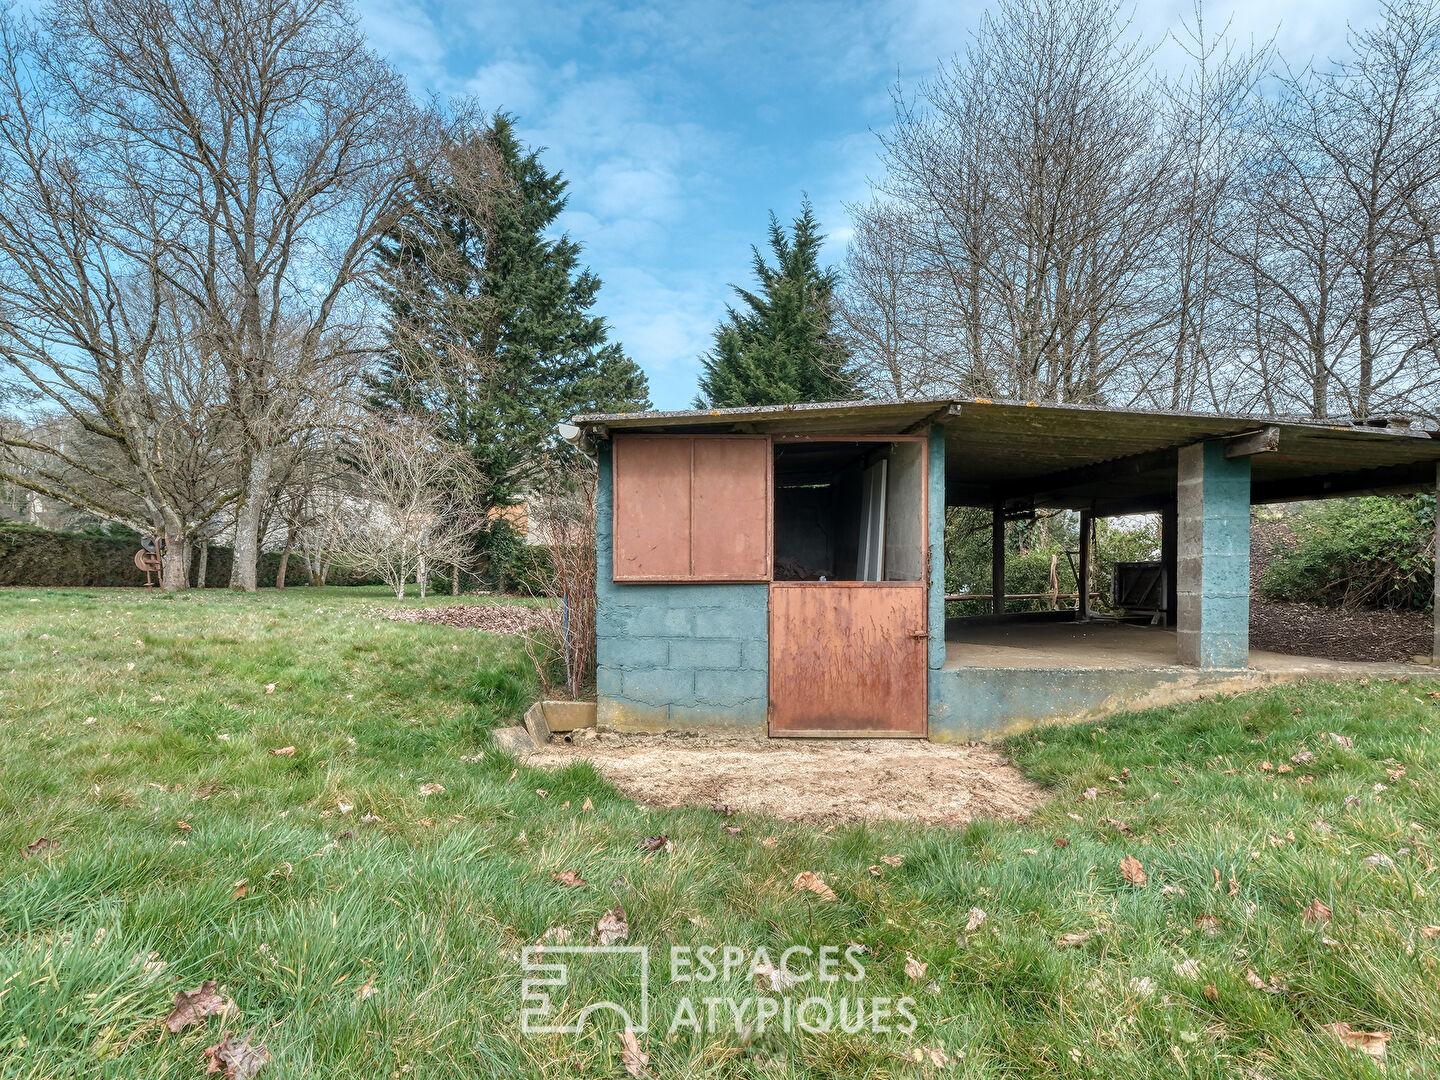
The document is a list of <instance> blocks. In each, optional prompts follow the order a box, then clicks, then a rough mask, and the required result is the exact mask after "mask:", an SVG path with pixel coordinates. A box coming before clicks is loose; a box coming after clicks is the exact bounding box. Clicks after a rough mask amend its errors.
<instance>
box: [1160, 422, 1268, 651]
mask: <svg viewBox="0 0 1440 1080" xmlns="http://www.w3.org/2000/svg"><path fill="white" fill-rule="evenodd" d="M1177 498H1178V504H1179V505H1178V522H1177V529H1176V534H1177V535H1176V539H1177V541H1178V544H1177V547H1178V560H1177V574H1176V577H1177V584H1178V586H1179V587H1178V590H1177V592H1178V596H1177V608H1178V610H1177V615H1178V617H1179V618H1178V625H1177V641H1178V652H1179V660H1180V662H1181V663H1182V664H1190V665H1194V666H1197V667H1202V668H1243V667H1246V666H1247V665H1248V664H1249V662H1250V459H1249V458H1248V457H1242V458H1227V457H1226V456H1225V447H1224V445H1223V444H1222V443H1218V442H1208V443H1200V444H1196V445H1194V446H1186V447H1182V448H1181V450H1180V460H1179V485H1178V489H1177Z"/></svg>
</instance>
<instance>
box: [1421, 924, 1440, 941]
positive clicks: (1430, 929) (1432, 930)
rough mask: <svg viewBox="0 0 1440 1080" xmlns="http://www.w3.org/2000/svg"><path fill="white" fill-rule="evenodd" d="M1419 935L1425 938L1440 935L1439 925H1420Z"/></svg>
mask: <svg viewBox="0 0 1440 1080" xmlns="http://www.w3.org/2000/svg"><path fill="white" fill-rule="evenodd" d="M1420 936H1421V937H1423V938H1426V939H1427V940H1428V939H1430V938H1433V937H1440V926H1422V927H1421V928H1420Z"/></svg>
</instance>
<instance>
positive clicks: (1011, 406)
mask: <svg viewBox="0 0 1440 1080" xmlns="http://www.w3.org/2000/svg"><path fill="white" fill-rule="evenodd" d="M574 423H575V424H576V425H578V426H579V427H580V428H581V430H582V432H584V434H585V437H586V438H587V439H590V440H592V441H593V440H595V439H597V438H598V439H604V438H607V437H608V436H609V435H610V433H612V432H648V433H673V434H684V433H690V434H696V433H722V432H743V433H755V434H771V435H809V436H813V437H821V436H826V435H831V436H841V435H885V434H894V435H899V434H909V433H913V432H917V431H921V430H926V429H928V428H929V427H930V426H931V425H933V424H942V425H943V426H944V428H945V476H946V481H945V494H946V499H945V501H946V504H947V505H951V506H956V505H959V506H992V505H994V504H995V503H996V502H1003V503H1004V504H1005V506H1006V507H1007V509H1009V510H1011V511H1015V512H1023V511H1025V510H1028V509H1031V508H1035V509H1040V508H1069V509H1091V510H1094V511H1096V512H1097V513H1100V514H1123V513H1137V512H1143V511H1147V510H1158V509H1160V508H1162V507H1163V506H1165V505H1166V504H1167V503H1169V502H1170V501H1171V500H1173V499H1174V497H1175V484H1176V479H1177V473H1178V468H1177V462H1178V456H1179V451H1180V448H1181V447H1183V446H1188V445H1191V444H1193V443H1200V442H1208V441H1212V440H1224V441H1226V442H1227V444H1228V449H1229V452H1230V453H1232V454H1233V455H1234V456H1246V457H1249V458H1250V460H1251V485H1252V486H1251V492H1252V500H1253V501H1254V502H1257V503H1267V502H1290V501H1296V500H1300V499H1314V498H1329V497H1335V496H1342V495H1361V494H1394V493H1402V492H1414V491H1433V490H1435V485H1436V468H1437V464H1440V440H1437V438H1436V437H1435V435H1434V433H1432V432H1430V431H1428V430H1425V429H1422V428H1417V427H1412V426H1408V425H1407V424H1405V423H1404V422H1403V421H1402V422H1396V421H1388V422H1386V421H1374V420H1372V421H1367V422H1352V421H1319V420H1304V419H1293V418H1280V419H1277V418H1273V417H1259V416H1239V415H1221V414H1207V413H1181V412H1156V411H1151V412H1146V411H1140V410H1131V409H1110V408H1101V407H1096V406H1083V405H1038V404H1034V403H1030V402H1011V401H989V400H985V399H982V398H970V399H950V398H925V399H897V400H884V401H863V402H824V403H819V404H806V405H775V406H763V407H756V408H743V409H708V410H691V411H685V412H648V413H615V414H603V415H600V414H597V415H587V416H578V417H576V418H575V420H574ZM1382 423H1383V424H1384V425H1385V426H1379V425H1380V424H1382Z"/></svg>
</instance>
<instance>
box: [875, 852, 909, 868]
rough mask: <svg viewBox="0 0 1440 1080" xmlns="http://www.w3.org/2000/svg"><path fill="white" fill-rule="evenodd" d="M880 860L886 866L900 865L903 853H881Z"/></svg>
mask: <svg viewBox="0 0 1440 1080" xmlns="http://www.w3.org/2000/svg"><path fill="white" fill-rule="evenodd" d="M880 861H881V862H882V863H884V864H885V865H886V866H901V865H903V864H904V862H905V856H904V855H881V856H880Z"/></svg>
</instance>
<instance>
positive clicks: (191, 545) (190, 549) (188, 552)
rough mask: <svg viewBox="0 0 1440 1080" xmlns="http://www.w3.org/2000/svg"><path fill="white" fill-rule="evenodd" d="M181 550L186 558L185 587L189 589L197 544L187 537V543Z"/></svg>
mask: <svg viewBox="0 0 1440 1080" xmlns="http://www.w3.org/2000/svg"><path fill="white" fill-rule="evenodd" d="M180 550H181V553H182V555H183V556H184V562H185V587H186V588H189V587H190V566H191V564H192V563H193V561H194V560H193V559H192V558H191V556H192V555H194V554H195V542H194V541H193V540H191V539H190V537H188V536H187V537H186V538H185V543H184V545H183V546H182V547H181V549H180Z"/></svg>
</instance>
